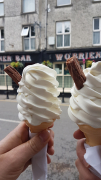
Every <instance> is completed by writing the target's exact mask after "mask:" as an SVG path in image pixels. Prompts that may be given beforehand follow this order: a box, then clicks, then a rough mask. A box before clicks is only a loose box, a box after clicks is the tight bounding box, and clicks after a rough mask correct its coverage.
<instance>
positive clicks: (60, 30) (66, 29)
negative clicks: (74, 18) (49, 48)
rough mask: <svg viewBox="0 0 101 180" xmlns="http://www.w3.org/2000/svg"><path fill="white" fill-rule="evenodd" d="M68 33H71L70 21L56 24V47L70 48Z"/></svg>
mask: <svg viewBox="0 0 101 180" xmlns="http://www.w3.org/2000/svg"><path fill="white" fill-rule="evenodd" d="M70 33H71V22H70V21H64V22H57V23H56V43H57V47H68V46H70Z"/></svg>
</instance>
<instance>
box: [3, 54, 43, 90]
mask: <svg viewBox="0 0 101 180" xmlns="http://www.w3.org/2000/svg"><path fill="white" fill-rule="evenodd" d="M12 62H20V63H22V64H23V67H26V66H27V65H31V64H34V63H41V62H42V54H41V53H39V52H38V53H32V52H31V53H25V52H24V53H23V52H21V53H20V52H19V53H2V54H0V92H2V93H3V91H4V90H6V89H7V86H8V89H9V90H13V88H14V87H13V86H12V79H11V78H10V77H9V76H8V75H7V74H6V73H5V72H4V68H6V67H7V66H8V65H10V64H11V63H12ZM22 70H23V69H20V68H18V71H19V72H20V73H21V72H22Z"/></svg>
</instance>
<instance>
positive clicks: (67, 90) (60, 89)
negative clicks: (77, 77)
mask: <svg viewBox="0 0 101 180" xmlns="http://www.w3.org/2000/svg"><path fill="white" fill-rule="evenodd" d="M65 63H66V62H55V63H53V69H54V70H55V65H56V64H62V73H61V74H57V76H62V87H58V90H59V91H60V92H63V87H64V77H65V76H69V77H70V76H71V75H70V74H64V64H65ZM73 83H74V82H73V79H72V86H73ZM70 90H71V87H70V88H68V87H64V92H70Z"/></svg>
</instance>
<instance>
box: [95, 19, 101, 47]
mask: <svg viewBox="0 0 101 180" xmlns="http://www.w3.org/2000/svg"><path fill="white" fill-rule="evenodd" d="M93 44H95V45H101V18H94V19H93Z"/></svg>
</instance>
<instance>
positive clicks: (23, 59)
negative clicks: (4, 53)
mask: <svg viewBox="0 0 101 180" xmlns="http://www.w3.org/2000/svg"><path fill="white" fill-rule="evenodd" d="M15 61H32V60H31V56H30V55H26V56H25V55H22V56H18V55H16V56H15Z"/></svg>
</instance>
